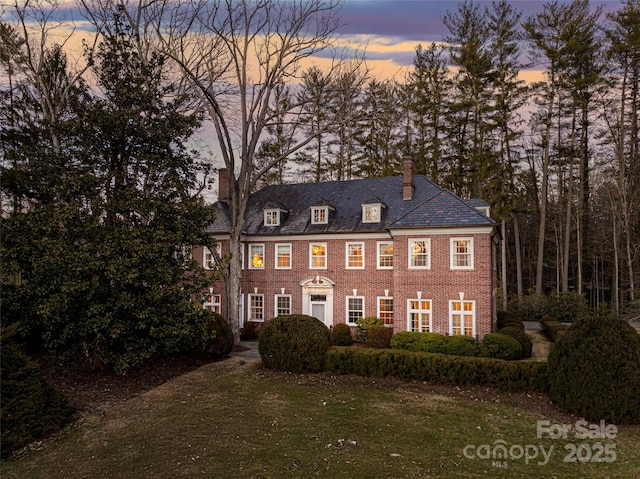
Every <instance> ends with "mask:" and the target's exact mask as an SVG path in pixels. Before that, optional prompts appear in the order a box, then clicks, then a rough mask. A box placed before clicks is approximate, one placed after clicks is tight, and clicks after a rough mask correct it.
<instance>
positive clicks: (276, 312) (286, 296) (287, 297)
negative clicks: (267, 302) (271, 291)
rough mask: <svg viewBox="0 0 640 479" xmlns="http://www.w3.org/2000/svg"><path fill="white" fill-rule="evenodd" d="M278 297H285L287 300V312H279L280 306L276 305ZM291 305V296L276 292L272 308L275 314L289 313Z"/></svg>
mask: <svg viewBox="0 0 640 479" xmlns="http://www.w3.org/2000/svg"><path fill="white" fill-rule="evenodd" d="M280 298H286V299H287V300H288V301H289V312H288V313H281V312H280V308H279V306H278V300H279V299H280ZM292 305H293V302H292V296H291V295H290V294H276V295H275V296H274V297H273V309H274V313H275V316H284V315H288V314H291V311H292V307H293V306H292Z"/></svg>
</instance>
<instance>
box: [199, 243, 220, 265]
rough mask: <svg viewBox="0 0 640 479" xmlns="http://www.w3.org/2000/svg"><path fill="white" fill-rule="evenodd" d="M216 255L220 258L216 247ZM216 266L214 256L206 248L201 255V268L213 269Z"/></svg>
mask: <svg viewBox="0 0 640 479" xmlns="http://www.w3.org/2000/svg"><path fill="white" fill-rule="evenodd" d="M216 254H217V255H218V257H219V256H220V250H219V249H218V247H217V246H216ZM215 265H216V256H215V255H214V254H213V253H212V252H211V250H210V249H209V248H207V247H206V246H205V247H204V249H203V253H202V267H203V268H204V269H213V268H214V266H215Z"/></svg>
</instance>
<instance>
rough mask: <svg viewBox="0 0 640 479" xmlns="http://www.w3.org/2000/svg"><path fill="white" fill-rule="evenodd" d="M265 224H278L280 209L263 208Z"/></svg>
mask: <svg viewBox="0 0 640 479" xmlns="http://www.w3.org/2000/svg"><path fill="white" fill-rule="evenodd" d="M264 225H265V226H280V210H264Z"/></svg>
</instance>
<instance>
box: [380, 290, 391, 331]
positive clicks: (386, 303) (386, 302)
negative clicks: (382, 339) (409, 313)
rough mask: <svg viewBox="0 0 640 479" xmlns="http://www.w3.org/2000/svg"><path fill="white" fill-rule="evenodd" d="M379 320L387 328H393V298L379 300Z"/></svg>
mask: <svg viewBox="0 0 640 479" xmlns="http://www.w3.org/2000/svg"><path fill="white" fill-rule="evenodd" d="M378 318H380V321H382V324H383V325H385V326H393V298H387V297H379V298H378Z"/></svg>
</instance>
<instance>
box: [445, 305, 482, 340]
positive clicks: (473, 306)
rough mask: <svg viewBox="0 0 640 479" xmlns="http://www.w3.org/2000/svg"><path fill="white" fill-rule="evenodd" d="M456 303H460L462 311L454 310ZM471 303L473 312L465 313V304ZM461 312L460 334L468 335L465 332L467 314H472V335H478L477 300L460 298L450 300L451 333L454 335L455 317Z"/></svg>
mask: <svg viewBox="0 0 640 479" xmlns="http://www.w3.org/2000/svg"><path fill="white" fill-rule="evenodd" d="M456 303H460V311H454V310H453V305H454V304H456ZM465 304H471V306H472V309H471V314H465V311H464V305H465ZM456 314H459V315H460V336H468V335H467V334H465V333H464V331H465V329H466V328H465V324H466V323H465V318H464V317H465V316H471V337H473V338H475V337H476V302H475V300H467V299H465V300H460V299H452V300H450V301H449V335H450V336H453V335H454V334H453V317H454V316H455V315H456Z"/></svg>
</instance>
